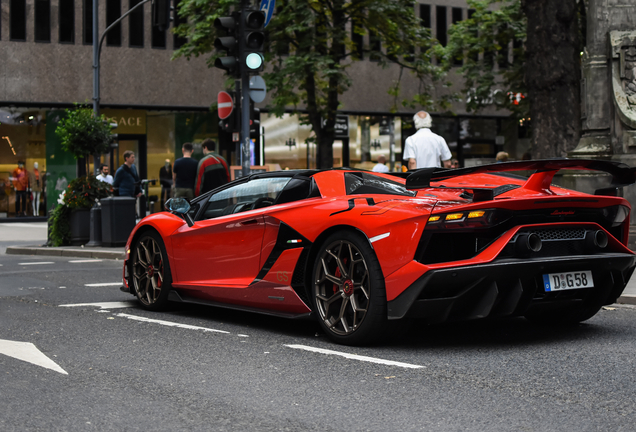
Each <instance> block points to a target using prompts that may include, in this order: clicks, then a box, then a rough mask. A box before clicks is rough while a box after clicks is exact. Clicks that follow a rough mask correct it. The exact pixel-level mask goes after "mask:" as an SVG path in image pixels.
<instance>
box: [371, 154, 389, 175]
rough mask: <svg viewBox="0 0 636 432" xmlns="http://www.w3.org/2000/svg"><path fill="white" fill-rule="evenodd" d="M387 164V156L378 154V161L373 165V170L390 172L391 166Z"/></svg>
mask: <svg viewBox="0 0 636 432" xmlns="http://www.w3.org/2000/svg"><path fill="white" fill-rule="evenodd" d="M385 164H386V156H384V155H380V156H378V163H377V164H375V166H374V167H373V170H372V171H373V172H379V173H387V172H389V167H388V166H386V165H385Z"/></svg>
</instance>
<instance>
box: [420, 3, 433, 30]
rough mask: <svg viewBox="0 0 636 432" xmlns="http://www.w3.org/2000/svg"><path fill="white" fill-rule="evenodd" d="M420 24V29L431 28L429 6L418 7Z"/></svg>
mask: <svg viewBox="0 0 636 432" xmlns="http://www.w3.org/2000/svg"><path fill="white" fill-rule="evenodd" d="M420 23H421V24H422V27H426V28H427V29H430V28H431V6H430V5H427V4H421V5H420Z"/></svg>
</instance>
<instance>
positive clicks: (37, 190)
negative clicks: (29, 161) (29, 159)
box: [29, 162, 43, 216]
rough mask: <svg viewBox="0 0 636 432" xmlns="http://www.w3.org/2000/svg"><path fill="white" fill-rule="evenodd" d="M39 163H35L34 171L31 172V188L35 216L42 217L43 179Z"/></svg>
mask: <svg viewBox="0 0 636 432" xmlns="http://www.w3.org/2000/svg"><path fill="white" fill-rule="evenodd" d="M38 168H39V166H38V163H37V162H33V171H32V172H31V171H29V187H30V188H31V207H33V216H39V215H40V195H41V194H42V181H43V179H42V177H41V176H40V171H39V170H38Z"/></svg>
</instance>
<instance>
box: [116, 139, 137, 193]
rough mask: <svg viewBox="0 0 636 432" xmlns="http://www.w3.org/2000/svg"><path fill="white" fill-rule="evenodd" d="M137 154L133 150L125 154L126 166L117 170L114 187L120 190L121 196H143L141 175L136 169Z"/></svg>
mask: <svg viewBox="0 0 636 432" xmlns="http://www.w3.org/2000/svg"><path fill="white" fill-rule="evenodd" d="M134 164H135V153H134V152H132V151H131V150H126V151H125V152H124V164H123V165H122V166H120V167H119V168H118V169H117V172H116V173H115V181H114V182H113V187H114V188H118V190H119V196H129V197H138V196H139V195H141V187H140V186H139V175H138V174H137V168H135V165H134Z"/></svg>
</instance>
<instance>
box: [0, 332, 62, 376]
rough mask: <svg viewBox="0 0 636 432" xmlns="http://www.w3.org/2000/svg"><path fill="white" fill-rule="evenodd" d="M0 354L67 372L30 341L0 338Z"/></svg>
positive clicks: (56, 370)
mask: <svg viewBox="0 0 636 432" xmlns="http://www.w3.org/2000/svg"><path fill="white" fill-rule="evenodd" d="M0 354H4V355H6V356H9V357H13V358H15V359H18V360H22V361H25V362H27V363H32V364H34V365H36V366H41V367H43V368H47V369H51V370H54V371H55V372H59V373H61V374H64V375H68V372H66V371H65V370H64V369H62V368H61V367H59V366H58V365H57V363H55V362H54V361H53V360H51V359H50V358H48V357H47V356H45V355H44V354H42V352H41V351H40V350H39V349H37V348H36V347H35V345H33V344H32V343H30V342H15V341H10V340H4V339H0Z"/></svg>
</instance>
